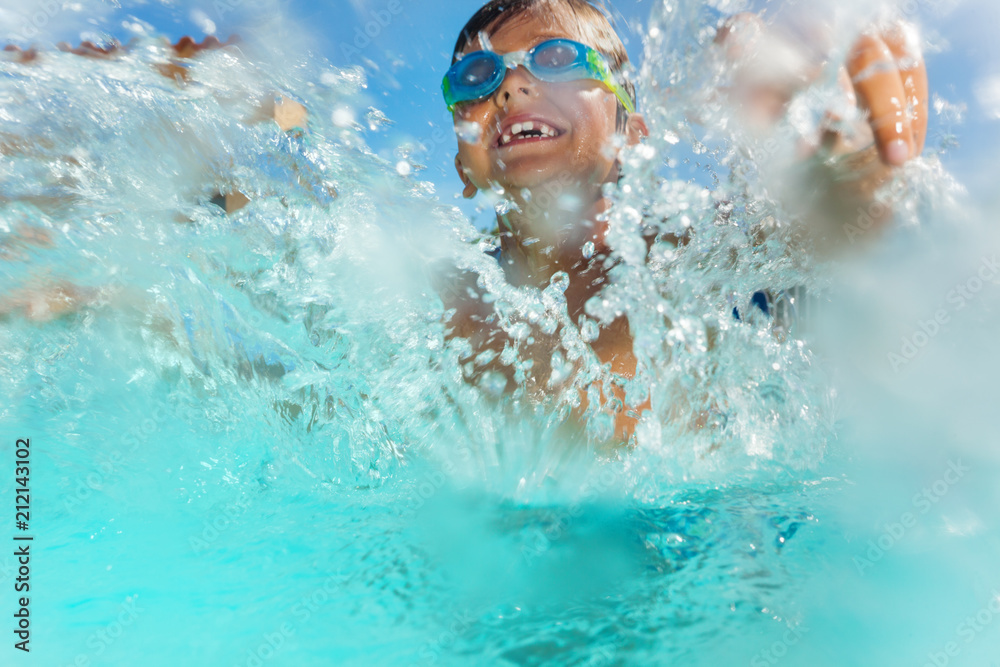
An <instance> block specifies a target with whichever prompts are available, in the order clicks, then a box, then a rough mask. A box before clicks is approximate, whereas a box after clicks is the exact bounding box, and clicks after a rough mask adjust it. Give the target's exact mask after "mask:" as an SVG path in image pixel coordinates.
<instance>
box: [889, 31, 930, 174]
mask: <svg viewBox="0 0 1000 667" xmlns="http://www.w3.org/2000/svg"><path fill="white" fill-rule="evenodd" d="M882 39H883V41H884V42H885V44H886V46H888V47H889V51H891V52H892V55H893V57H894V58H895V59H896V64H897V66H898V67H899V74H900V78H901V79H902V80H903V90H904V91H905V92H906V106H907V110H908V112H909V114H910V125H911V126H912V127H913V140H914V144H915V146H916V152H915V153H914V156H916V155H919V154H920V153H921V152H922V151H923V149H924V141H925V140H926V138H927V120H928V117H929V116H930V113H929V111H930V110H929V109H928V107H927V101H928V93H927V66H926V65H925V63H924V56H923V53H922V49H921V48H920V35H919V34H918V33H917V30H916V28H914V27H913V26H912V25H909V24H902V23H899V24H896V25H894V26H892V27H891V28H889V29H888V30H886V31H884V32H883V34H882Z"/></svg>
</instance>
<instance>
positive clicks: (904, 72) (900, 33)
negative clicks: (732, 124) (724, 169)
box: [716, 14, 928, 167]
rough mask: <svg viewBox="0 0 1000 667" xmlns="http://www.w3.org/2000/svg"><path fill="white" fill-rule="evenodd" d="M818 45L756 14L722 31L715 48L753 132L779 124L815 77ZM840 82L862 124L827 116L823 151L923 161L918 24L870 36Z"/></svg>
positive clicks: (890, 163)
mask: <svg viewBox="0 0 1000 667" xmlns="http://www.w3.org/2000/svg"><path fill="white" fill-rule="evenodd" d="M813 27H814V28H815V27H818V26H813ZM819 28H820V30H819V31H818V32H819V33H821V31H822V30H821V27H819ZM817 41H821V39H818V35H808V36H804V35H800V36H798V38H796V37H793V36H790V35H788V34H785V33H782V32H780V31H779V30H778V29H776V28H772V27H769V26H767V25H766V24H764V22H763V21H762V20H761V19H760V18H759V17H758V16H756V15H753V14H738V15H736V16H734V17H732V18H731V19H729V20H728V21H727V22H726V23H725V25H724V26H723V27H722V28H721V29H720V30H719V33H718V35H717V37H716V43H718V44H720V45H721V46H722V47H723V48H724V49H725V50H726V55H727V57H728V59H729V60H730V62H731V63H732V65H733V67H734V68H735V72H734V77H733V78H734V83H735V85H734V86H733V88H732V89H730V90H729V91H728V92H729V96H730V99H731V100H732V101H733V102H734V103H735V104H737V105H738V106H739V107H740V108H741V110H743V111H744V112H745V115H746V119H747V120H748V121H749V122H750V124H751V125H752V126H756V127H758V128H761V127H764V126H768V125H773V124H774V123H775V122H777V121H778V120H779V119H780V118H781V117H782V116H783V115H784V114H785V112H786V111H787V107H788V103H789V102H790V101H791V100H792V98H793V97H794V96H795V95H796V94H797V93H798V92H799V91H801V90H802V89H804V88H805V87H806V86H808V85H809V84H811V83H813V82H814V81H815V80H816V79H817V77H818V76H819V75H820V73H821V71H822V65H821V63H820V62H818V58H817V56H818V55H819V54H818V53H817V52H816V51H815V50H813V49H807V48H806V47H805V46H803V45H804V44H807V43H808V44H815V43H816V42H817ZM840 83H841V88H842V89H843V92H844V94H845V96H846V97H847V100H846V101H847V103H848V104H847V106H848V107H853V108H855V109H856V110H857V113H856V114H853V115H854V116H856V118H857V119H860V122H854V123H852V124H851V125H850V127H844V124H843V122H842V119H841V118H839V117H838V116H837V115H836V114H833V113H828V114H827V123H826V127H827V129H826V130H825V131H824V132H823V136H822V137H820V138H819V139H818V141H817V142H816V144H817V145H821V146H823V147H824V148H825V149H826V150H827V151H828V152H829V153H830V154H832V155H844V154H849V153H855V152H859V151H863V150H865V149H866V148H867V147H874V148H875V149H876V150H877V152H878V155H879V157H880V158H881V162H882V163H883V164H884V165H885V166H887V167H898V166H901V165H903V164H905V163H906V162H907V161H908V160H910V159H912V158H914V157H917V156H918V155H920V153H921V151H923V147H924V141H925V139H926V135H927V97H928V95H927V70H926V67H925V64H924V59H923V55H922V53H921V49H920V43H919V37H918V35H917V32H916V30H915V29H914V28H913V26H911V25H909V24H903V23H895V24H890V25H885V26H877V27H872V28H870V29H869V30H867V31H865V32H864V33H863V34H862V35H861V36H860V37H859V38H858V40H857V41H856V42H855V44H854V46H853V47H852V48H851V50H850V52H849V55H848V58H847V62H846V63H845V64H844V66H843V67H842V68H841V70H840ZM848 115H852V114H848ZM834 128H835V129H834Z"/></svg>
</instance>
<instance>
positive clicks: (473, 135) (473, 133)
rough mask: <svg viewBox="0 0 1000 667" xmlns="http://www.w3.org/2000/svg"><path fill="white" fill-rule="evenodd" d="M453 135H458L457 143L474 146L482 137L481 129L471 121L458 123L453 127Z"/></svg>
mask: <svg viewBox="0 0 1000 667" xmlns="http://www.w3.org/2000/svg"><path fill="white" fill-rule="evenodd" d="M455 134H456V135H458V140H459V141H461V142H464V143H467V144H474V143H476V142H478V141H479V138H480V137H481V136H483V127H482V126H481V125H480V124H479V123H474V122H472V121H460V122H459V123H457V124H456V125H455Z"/></svg>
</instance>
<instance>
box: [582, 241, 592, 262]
mask: <svg viewBox="0 0 1000 667" xmlns="http://www.w3.org/2000/svg"><path fill="white" fill-rule="evenodd" d="M593 256H594V242H593V241H587V242H586V243H584V244H583V258H584V259H590V258H591V257H593Z"/></svg>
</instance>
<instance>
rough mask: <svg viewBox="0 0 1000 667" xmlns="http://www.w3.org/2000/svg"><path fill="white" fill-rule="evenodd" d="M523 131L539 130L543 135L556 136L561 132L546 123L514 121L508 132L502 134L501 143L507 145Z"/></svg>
mask: <svg viewBox="0 0 1000 667" xmlns="http://www.w3.org/2000/svg"><path fill="white" fill-rule="evenodd" d="M522 132H538V133H539V134H541V135H542V136H543V137H556V136H558V134H559V133H558V132H556V130H554V129H552V128H551V127H549V126H548V125H546V124H545V123H535V122H533V121H528V122H526V123H514V125H512V126H511V127H510V129H509V130H508V131H507V132H505V133H504V134H503V135H501V137H500V145H501V146H506V145H507V144H509V143H510V142H511V141H512V140H514V139H516V138H518V135H519V134H521V133H522Z"/></svg>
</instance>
